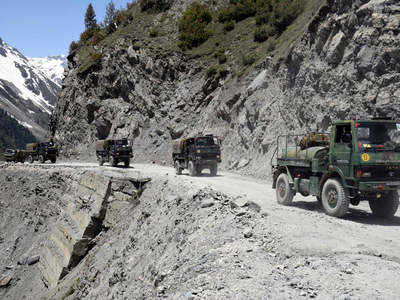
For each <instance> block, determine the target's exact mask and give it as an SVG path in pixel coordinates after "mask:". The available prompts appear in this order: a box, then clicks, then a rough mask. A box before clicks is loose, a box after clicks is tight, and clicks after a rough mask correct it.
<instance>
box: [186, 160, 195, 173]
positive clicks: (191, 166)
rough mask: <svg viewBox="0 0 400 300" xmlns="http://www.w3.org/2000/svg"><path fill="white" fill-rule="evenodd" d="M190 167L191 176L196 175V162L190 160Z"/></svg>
mask: <svg viewBox="0 0 400 300" xmlns="http://www.w3.org/2000/svg"><path fill="white" fill-rule="evenodd" d="M188 169H189V175H190V176H192V177H194V176H196V168H195V167H194V164H193V162H192V161H189V164H188Z"/></svg>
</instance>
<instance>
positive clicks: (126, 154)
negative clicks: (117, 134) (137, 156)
mask: <svg viewBox="0 0 400 300" xmlns="http://www.w3.org/2000/svg"><path fill="white" fill-rule="evenodd" d="M96 156H97V160H98V162H99V165H100V166H102V165H103V164H104V163H105V162H110V163H111V165H112V166H113V167H116V166H117V165H118V163H120V162H123V163H124V165H125V167H129V164H130V161H131V158H132V157H133V154H132V146H130V145H129V143H128V140H127V139H119V140H100V141H97V142H96Z"/></svg>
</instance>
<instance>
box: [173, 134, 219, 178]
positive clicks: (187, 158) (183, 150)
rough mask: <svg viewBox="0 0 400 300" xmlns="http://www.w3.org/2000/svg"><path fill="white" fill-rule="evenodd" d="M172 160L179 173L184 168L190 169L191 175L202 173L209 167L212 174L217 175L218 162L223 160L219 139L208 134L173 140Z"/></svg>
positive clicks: (179, 173)
mask: <svg viewBox="0 0 400 300" xmlns="http://www.w3.org/2000/svg"><path fill="white" fill-rule="evenodd" d="M172 160H173V162H174V167H175V170H176V174H178V175H181V174H182V171H183V170H184V169H188V170H189V174H190V176H196V175H200V174H201V172H202V171H203V170H204V169H208V170H210V174H211V175H212V176H216V175H217V172H218V163H220V162H221V149H220V146H219V142H218V139H217V138H216V137H214V136H213V135H206V136H196V137H190V138H186V139H179V140H175V141H172Z"/></svg>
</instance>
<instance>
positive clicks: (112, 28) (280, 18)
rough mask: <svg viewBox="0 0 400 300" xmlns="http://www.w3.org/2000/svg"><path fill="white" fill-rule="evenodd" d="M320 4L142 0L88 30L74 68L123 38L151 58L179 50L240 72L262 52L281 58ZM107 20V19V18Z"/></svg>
mask: <svg viewBox="0 0 400 300" xmlns="http://www.w3.org/2000/svg"><path fill="white" fill-rule="evenodd" d="M188 2H189V1H188ZM323 4H325V1H318V0H310V1H306V0H279V1H278V0H229V1H194V2H191V3H189V4H188V5H186V6H185V5H184V6H181V5H178V4H175V1H173V0H141V1H139V2H132V3H128V4H127V7H126V9H121V10H116V11H115V12H113V13H112V16H111V19H112V21H107V22H103V23H101V24H100V25H96V26H94V27H93V26H92V27H90V28H87V29H86V31H84V32H83V33H82V34H81V37H80V40H79V41H78V42H72V44H71V47H70V51H71V53H73V52H75V51H78V52H79V54H80V55H79V57H80V60H79V71H80V72H81V73H87V72H90V71H91V70H95V69H96V68H99V67H100V63H101V59H102V54H101V52H102V51H101V49H102V47H109V46H112V45H114V44H115V43H116V42H117V41H118V40H119V39H121V38H125V39H128V40H131V41H133V42H134V43H135V45H136V47H137V48H152V49H154V55H155V56H168V55H169V54H170V53H171V52H182V53H183V54H186V55H188V56H189V57H192V58H195V59H198V60H199V61H200V62H202V63H203V64H205V65H206V67H205V69H207V66H208V67H214V68H215V66H217V65H222V66H220V67H219V69H221V70H227V69H229V70H231V72H232V75H234V76H241V75H243V74H244V72H245V71H246V69H248V68H249V66H251V65H253V64H254V63H256V62H257V61H259V60H261V59H262V58H264V57H265V56H266V55H270V56H273V57H275V58H276V59H277V60H278V59H281V58H284V57H285V55H286V54H287V53H288V49H289V48H290V46H291V44H292V43H293V42H294V41H295V40H296V39H298V38H299V36H301V34H302V33H303V32H304V30H305V29H306V27H307V25H308V23H309V22H310V20H311V19H312V17H313V16H314V15H315V13H316V12H317V11H318V9H319V8H320V7H321V6H322V5H323ZM108 19H110V18H109V17H108Z"/></svg>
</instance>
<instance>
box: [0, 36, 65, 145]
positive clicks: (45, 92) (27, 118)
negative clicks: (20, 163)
mask: <svg viewBox="0 0 400 300" xmlns="http://www.w3.org/2000/svg"><path fill="white" fill-rule="evenodd" d="M59 89H60V87H59V86H58V85H57V84H56V83H54V82H53V81H51V80H50V79H49V78H47V77H46V75H44V74H43V73H42V72H41V71H39V70H37V69H36V68H35V67H34V66H33V65H32V64H31V63H30V61H29V59H28V58H26V57H25V56H23V55H22V54H21V53H20V52H19V51H18V50H17V49H15V48H13V47H11V46H9V45H7V44H6V43H5V42H3V41H2V40H1V39H0V100H1V101H0V108H2V109H3V110H5V111H6V112H8V114H9V115H10V116H12V117H13V118H14V119H16V120H17V121H18V122H20V124H22V125H24V126H25V127H26V128H28V129H29V130H30V131H32V133H33V134H34V135H35V136H36V137H38V138H43V137H44V136H45V135H46V132H47V126H48V123H49V118H50V115H51V113H52V111H53V109H54V105H55V102H56V96H57V93H58V91H59Z"/></svg>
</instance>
